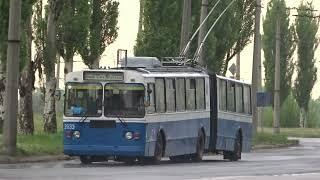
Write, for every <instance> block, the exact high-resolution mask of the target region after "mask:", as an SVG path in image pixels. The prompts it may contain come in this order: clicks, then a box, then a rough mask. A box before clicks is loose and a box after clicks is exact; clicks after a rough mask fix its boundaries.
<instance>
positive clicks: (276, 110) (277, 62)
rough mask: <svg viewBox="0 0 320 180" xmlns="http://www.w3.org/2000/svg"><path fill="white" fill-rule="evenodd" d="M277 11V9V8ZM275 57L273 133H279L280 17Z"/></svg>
mask: <svg viewBox="0 0 320 180" xmlns="http://www.w3.org/2000/svg"><path fill="white" fill-rule="evenodd" d="M278 11H279V9H278ZM276 26H277V27H276V59H275V71H274V105H273V133H274V134H279V133H280V128H279V127H280V108H281V107H280V31H281V30H280V17H279V16H277V25H276Z"/></svg>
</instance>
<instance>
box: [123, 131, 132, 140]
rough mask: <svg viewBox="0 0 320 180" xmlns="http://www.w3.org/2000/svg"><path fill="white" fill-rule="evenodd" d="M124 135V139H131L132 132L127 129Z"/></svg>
mask: <svg viewBox="0 0 320 180" xmlns="http://www.w3.org/2000/svg"><path fill="white" fill-rule="evenodd" d="M125 137H126V139H128V140H131V139H132V138H133V133H132V132H130V131H128V132H126V134H125Z"/></svg>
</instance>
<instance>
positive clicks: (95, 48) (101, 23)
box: [79, 0, 119, 68]
mask: <svg viewBox="0 0 320 180" xmlns="http://www.w3.org/2000/svg"><path fill="white" fill-rule="evenodd" d="M90 5H91V8H90V12H91V14H90V20H91V21H90V26H89V29H87V32H86V38H85V39H86V40H85V41H82V42H81V44H80V46H81V49H79V53H80V55H81V57H82V59H83V60H84V63H85V64H86V65H87V66H89V68H92V65H93V63H94V62H95V61H96V60H97V59H99V58H100V56H101V55H102V53H103V52H104V50H105V48H106V47H107V46H108V45H110V44H111V43H113V42H114V41H115V40H116V38H117V37H118V27H117V24H118V16H119V10H118V6H119V2H117V1H114V0H91V1H90Z"/></svg>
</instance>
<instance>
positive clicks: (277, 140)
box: [253, 133, 293, 145]
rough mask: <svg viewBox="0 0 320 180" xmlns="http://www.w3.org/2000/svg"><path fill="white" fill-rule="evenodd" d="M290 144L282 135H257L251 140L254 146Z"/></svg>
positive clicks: (290, 141)
mask: <svg viewBox="0 0 320 180" xmlns="http://www.w3.org/2000/svg"><path fill="white" fill-rule="evenodd" d="M292 142H293V141H292V140H288V137H287V136H286V135H284V134H276V135H275V134H271V133H257V134H256V136H255V137H254V138H253V144H254V145H286V144H291V143H292Z"/></svg>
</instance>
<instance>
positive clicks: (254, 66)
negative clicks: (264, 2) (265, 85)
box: [251, 0, 261, 135]
mask: <svg viewBox="0 0 320 180" xmlns="http://www.w3.org/2000/svg"><path fill="white" fill-rule="evenodd" d="M260 16H261V0H256V13H255V34H254V49H253V63H252V89H251V101H252V127H253V128H252V130H253V131H252V133H253V135H255V134H256V133H257V124H258V108H257V91H258V78H257V75H258V74H259V73H261V72H258V68H259V61H260V62H261V60H259V59H260V58H261V56H260V57H259V54H260V53H259V51H261V49H259V43H261V42H260ZM260 64H261V63H260Z"/></svg>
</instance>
